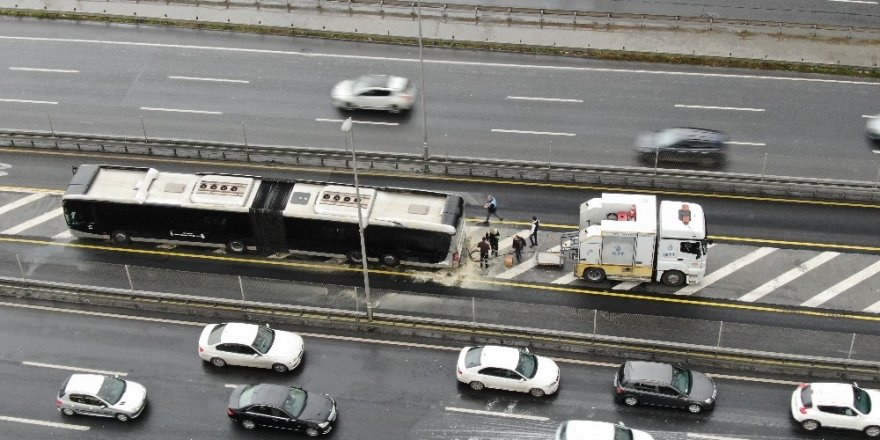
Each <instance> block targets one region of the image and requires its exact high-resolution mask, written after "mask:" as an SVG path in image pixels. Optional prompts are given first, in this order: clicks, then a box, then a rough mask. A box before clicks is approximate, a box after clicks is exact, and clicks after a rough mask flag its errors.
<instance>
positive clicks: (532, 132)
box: [491, 128, 577, 136]
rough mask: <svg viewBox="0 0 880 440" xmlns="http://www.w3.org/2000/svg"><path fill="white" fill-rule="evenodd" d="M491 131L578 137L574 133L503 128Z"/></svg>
mask: <svg viewBox="0 0 880 440" xmlns="http://www.w3.org/2000/svg"><path fill="white" fill-rule="evenodd" d="M491 131H493V132H495V133H517V134H539V135H546V136H577V135H576V134H574V133H557V132H552V131H529V130H505V129H503V128H493V129H492V130H491Z"/></svg>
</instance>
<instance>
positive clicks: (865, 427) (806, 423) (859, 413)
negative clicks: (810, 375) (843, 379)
mask: <svg viewBox="0 0 880 440" xmlns="http://www.w3.org/2000/svg"><path fill="white" fill-rule="evenodd" d="M878 405H880V391H877V390H868V389H862V388H859V387H858V385H856V384H855V383H852V384H846V383H803V384H800V386H798V387H797V389H795V390H794V393H793V394H792V395H791V416H792V417H794V419H795V420H797V421H798V422H799V423H800V424H801V426H802V427H803V428H804V429H805V430H807V431H815V430H817V429H819V428H820V427H826V428H837V429H848V430H854V431H863V432H864V433H865V435H867V436H868V437H880V408H878Z"/></svg>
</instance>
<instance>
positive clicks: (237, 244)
mask: <svg viewBox="0 0 880 440" xmlns="http://www.w3.org/2000/svg"><path fill="white" fill-rule="evenodd" d="M226 249H227V250H229V252H232V253H233V254H243V253H244V251H246V250H247V247H246V246H245V245H244V242H243V241H241V240H229V242H228V243H226Z"/></svg>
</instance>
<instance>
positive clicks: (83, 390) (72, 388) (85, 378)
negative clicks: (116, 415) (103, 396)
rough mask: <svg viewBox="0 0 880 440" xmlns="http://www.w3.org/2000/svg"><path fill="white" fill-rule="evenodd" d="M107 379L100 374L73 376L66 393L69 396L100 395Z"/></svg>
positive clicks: (68, 381) (68, 382) (69, 380)
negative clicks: (99, 392)
mask: <svg viewBox="0 0 880 440" xmlns="http://www.w3.org/2000/svg"><path fill="white" fill-rule="evenodd" d="M105 377H106V376H102V375H100V374H72V375H70V379H68V380H67V387H66V388H64V391H65V392H66V393H68V394H88V395H95V394H98V391H99V390H100V389H101V385H103V384H104V378H105Z"/></svg>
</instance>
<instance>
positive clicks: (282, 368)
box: [272, 364, 290, 373]
mask: <svg viewBox="0 0 880 440" xmlns="http://www.w3.org/2000/svg"><path fill="white" fill-rule="evenodd" d="M272 369H273V370H275V372H276V373H287V372H288V371H290V368H287V365H284V364H275V365H272Z"/></svg>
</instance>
